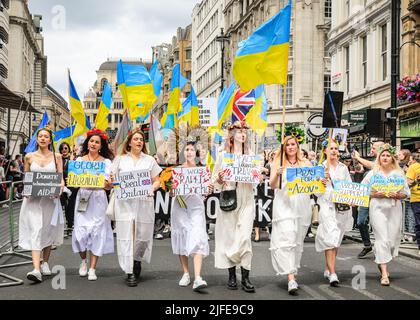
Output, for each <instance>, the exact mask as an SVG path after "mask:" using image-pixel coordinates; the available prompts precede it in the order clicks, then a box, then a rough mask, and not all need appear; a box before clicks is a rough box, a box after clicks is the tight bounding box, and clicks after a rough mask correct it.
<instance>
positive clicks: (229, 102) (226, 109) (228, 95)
mask: <svg viewBox="0 0 420 320" xmlns="http://www.w3.org/2000/svg"><path fill="white" fill-rule="evenodd" d="M236 89H237V86H236V82H235V81H232V83H231V84H230V86H229V88H227V89H226V90H223V91H222V94H221V95H220V97H219V100H218V101H217V119H218V120H217V128H218V129H221V128H222V125H223V122H224V121H225V120H226V118H228V117H230V116H231V115H232V109H233V101H234V99H235V93H236Z"/></svg>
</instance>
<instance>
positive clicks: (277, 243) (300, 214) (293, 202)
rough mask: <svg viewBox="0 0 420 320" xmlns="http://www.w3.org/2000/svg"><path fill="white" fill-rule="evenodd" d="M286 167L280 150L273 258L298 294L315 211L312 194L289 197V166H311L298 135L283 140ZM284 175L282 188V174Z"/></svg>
mask: <svg viewBox="0 0 420 320" xmlns="http://www.w3.org/2000/svg"><path fill="white" fill-rule="evenodd" d="M283 159H284V168H283V167H281V165H280V151H277V152H276V155H275V158H274V160H273V162H272V165H271V168H272V170H271V175H270V187H271V188H272V189H273V190H275V195H274V202H273V220H272V233H271V243H270V251H271V261H272V263H273V267H274V270H275V271H276V273H277V275H287V279H288V292H289V294H291V295H294V294H296V293H297V289H298V284H297V282H296V274H297V271H298V268H300V260H301V258H302V253H303V241H304V240H305V236H306V233H307V231H308V228H309V225H310V224H311V217H312V210H311V198H310V195H309V194H296V195H293V196H289V195H288V194H287V187H286V182H287V180H286V170H285V169H286V168H296V167H311V166H312V165H311V163H310V162H309V161H308V160H306V159H304V158H302V156H301V152H300V147H299V143H298V141H297V139H296V138H294V137H292V136H287V137H285V139H284V143H283ZM280 174H281V175H282V184H281V189H279V176H280Z"/></svg>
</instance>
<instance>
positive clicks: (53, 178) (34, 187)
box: [22, 171, 63, 197]
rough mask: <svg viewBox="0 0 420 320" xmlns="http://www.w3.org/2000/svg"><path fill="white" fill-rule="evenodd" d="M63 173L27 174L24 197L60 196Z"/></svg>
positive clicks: (24, 182)
mask: <svg viewBox="0 0 420 320" xmlns="http://www.w3.org/2000/svg"><path fill="white" fill-rule="evenodd" d="M62 178H63V174H62V173H56V172H35V171H33V172H26V173H25V177H24V179H23V185H24V186H23V192H22V193H23V195H24V196H33V197H53V196H59V195H60V188H61V180H62Z"/></svg>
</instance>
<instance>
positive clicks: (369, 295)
mask: <svg viewBox="0 0 420 320" xmlns="http://www.w3.org/2000/svg"><path fill="white" fill-rule="evenodd" d="M342 287H345V288H350V289H353V290H354V291H356V292H359V293H361V294H363V295H365V296H366V297H368V298H369V299H372V300H384V299H383V298H381V297H379V296H377V295H376V294H373V293H372V292H369V291H367V290H366V289H360V290H359V289H355V288H353V287H351V286H348V285H342Z"/></svg>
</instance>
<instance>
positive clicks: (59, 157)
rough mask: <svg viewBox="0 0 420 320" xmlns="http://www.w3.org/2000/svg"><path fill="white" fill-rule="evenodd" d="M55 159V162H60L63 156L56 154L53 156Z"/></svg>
mask: <svg viewBox="0 0 420 320" xmlns="http://www.w3.org/2000/svg"><path fill="white" fill-rule="evenodd" d="M55 158H56V159H57V160H61V159H62V158H63V156H62V155H61V153H56V154H55Z"/></svg>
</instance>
